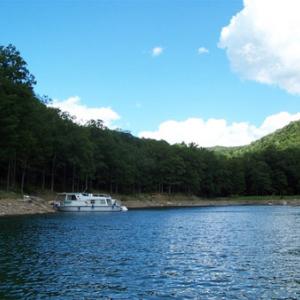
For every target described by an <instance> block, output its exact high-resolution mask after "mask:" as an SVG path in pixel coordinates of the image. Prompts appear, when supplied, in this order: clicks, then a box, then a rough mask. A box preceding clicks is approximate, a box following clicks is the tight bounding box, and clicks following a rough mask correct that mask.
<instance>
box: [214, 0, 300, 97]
mask: <svg viewBox="0 0 300 300" xmlns="http://www.w3.org/2000/svg"><path fill="white" fill-rule="evenodd" d="M299 11H300V1H299V0H244V8H243V9H242V10H241V11H240V12H239V13H237V14H236V15H235V16H233V17H232V19H231V21H230V24H229V25H227V26H226V27H224V28H223V29H222V32H221V36H220V41H219V46H220V47H221V48H224V49H226V52H227V56H228V58H229V60H230V63H231V67H232V69H233V70H234V71H235V72H237V73H239V74H240V75H241V77H243V78H245V79H250V80H255V81H258V82H260V83H265V84H270V85H277V86H279V87H280V88H281V89H284V90H286V91H288V92H289V93H292V94H300V17H299Z"/></svg>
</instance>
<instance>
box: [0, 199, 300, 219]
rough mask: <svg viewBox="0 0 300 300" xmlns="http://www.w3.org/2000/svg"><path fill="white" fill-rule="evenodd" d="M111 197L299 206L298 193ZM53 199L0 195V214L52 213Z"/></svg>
mask: <svg viewBox="0 0 300 300" xmlns="http://www.w3.org/2000/svg"><path fill="white" fill-rule="evenodd" d="M113 197H114V198H116V199H120V200H121V201H122V203H123V204H124V205H125V206H127V207H128V208H129V209H144V208H168V207H169V208H171V207H197V206H198V207H201V206H202V207H205V206H230V205H293V206H298V205H300V197H299V196H297V197H296V196H295V197H290V196H289V197H278V196H275V197H245V198H242V197H236V198H216V199H204V198H199V197H196V196H188V195H166V194H139V195H113ZM53 199H54V196H53V195H43V196H41V197H34V196H25V197H23V198H21V197H19V198H8V197H7V198H0V217H1V216H9V215H29V214H44V213H53V212H55V210H54V209H53V208H52V205H51V202H52V201H51V200H53Z"/></svg>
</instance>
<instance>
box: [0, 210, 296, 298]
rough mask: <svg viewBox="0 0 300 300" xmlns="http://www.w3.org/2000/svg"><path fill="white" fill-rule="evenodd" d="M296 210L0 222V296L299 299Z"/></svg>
mask: <svg viewBox="0 0 300 300" xmlns="http://www.w3.org/2000/svg"><path fill="white" fill-rule="evenodd" d="M299 232H300V208H298V207H279V206H278V207H276V206H256V207H255V206H252V207H251V206H248V207H246V206H245V207H239V206H236V207H225V208H224V207H223V208H222V207H213V208H184V209H165V210H139V211H129V212H128V213H120V214H117V213H104V214H103V213H90V214H89V213H86V214H85V213H78V214H77V213H74V214H72V213H65V214H63V213H62V214H57V215H46V216H35V217H32V216H30V217H14V218H1V219H0V299H162V298H163V299H174V298H178V299H181V298H183V299H189V298H190V299H300V272H299V270H300V235H299Z"/></svg>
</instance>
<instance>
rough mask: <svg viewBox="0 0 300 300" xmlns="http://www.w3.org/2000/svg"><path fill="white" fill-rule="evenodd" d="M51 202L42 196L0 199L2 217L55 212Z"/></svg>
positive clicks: (0, 214)
mask: <svg viewBox="0 0 300 300" xmlns="http://www.w3.org/2000/svg"><path fill="white" fill-rule="evenodd" d="M53 212H54V209H53V208H52V206H51V204H50V202H48V201H47V200H45V199H43V198H40V197H29V198H27V197H25V198H3V199H0V217H1V216H11V215H32V214H45V213H53Z"/></svg>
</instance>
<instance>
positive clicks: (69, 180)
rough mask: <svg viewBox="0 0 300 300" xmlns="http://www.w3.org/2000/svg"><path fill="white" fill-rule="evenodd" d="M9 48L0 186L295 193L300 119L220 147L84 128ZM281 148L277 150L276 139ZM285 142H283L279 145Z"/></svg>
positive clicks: (0, 105)
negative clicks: (254, 141) (52, 101)
mask: <svg viewBox="0 0 300 300" xmlns="http://www.w3.org/2000/svg"><path fill="white" fill-rule="evenodd" d="M34 84H35V80H34V77H33V76H32V75H31V74H30V73H29V71H28V70H27V66H26V63H25V61H24V60H23V59H22V57H21V56H20V53H19V52H18V51H17V50H16V49H15V47H14V46H12V45H9V46H8V47H0V188H1V189H7V190H18V191H21V192H23V191H29V192H30V191H34V190H52V191H71V190H72V191H82V190H86V189H89V190H105V191H108V192H112V193H115V192H119V193H139V192H161V193H162V192H167V193H174V192H181V193H189V194H196V195H200V196H228V195H266V194H300V147H299V143H294V142H293V140H297V139H299V136H300V123H297V122H295V123H293V124H291V125H290V126H289V127H288V128H285V129H284V131H282V132H277V133H276V134H273V135H272V136H271V138H270V137H266V138H265V139H264V142H263V146H261V147H256V148H255V147H253V146H251V147H252V148H251V149H250V148H249V149H250V150H249V149H248V150H247V151H244V150H243V151H240V149H241V148H237V149H236V152H234V151H232V152H230V153H231V155H223V152H224V150H220V151H218V152H215V151H211V150H208V149H203V148H199V147H197V145H195V144H190V145H186V144H179V145H172V146H171V145H169V144H168V143H166V142H164V141H155V140H147V139H139V138H136V137H134V136H132V135H131V134H130V133H127V132H122V131H116V130H110V129H108V128H106V127H105V126H103V123H102V122H101V121H100V120H91V121H89V122H88V123H87V124H85V125H84V126H80V125H78V124H76V123H74V122H73V120H72V117H71V116H70V115H68V114H66V113H64V112H61V111H59V110H58V109H55V108H50V107H47V106H46V105H45V103H44V101H43V99H40V98H39V97H38V96H37V95H36V94H35V93H34V89H33V86H34ZM279 136H280V140H283V141H284V142H283V144H284V145H285V147H278V145H277V144H278V143H277V142H278V139H279ZM281 144H282V143H280V145H281Z"/></svg>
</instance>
